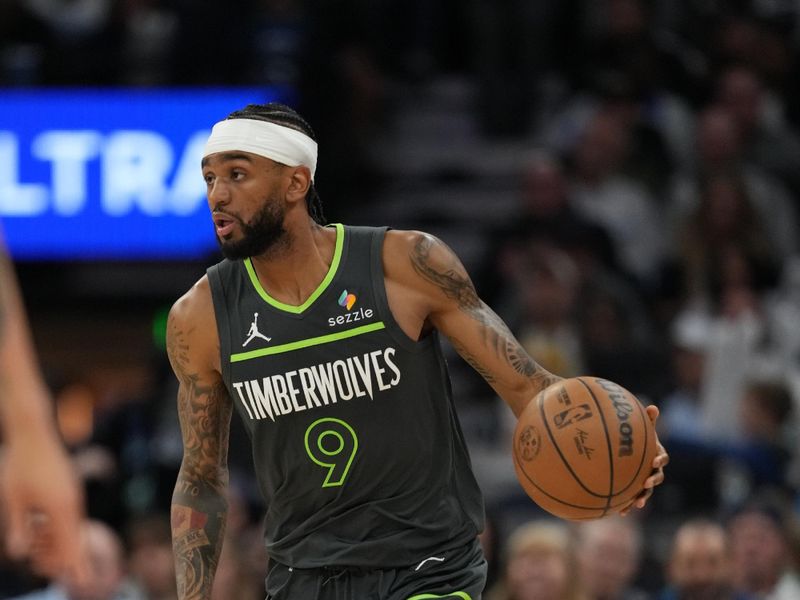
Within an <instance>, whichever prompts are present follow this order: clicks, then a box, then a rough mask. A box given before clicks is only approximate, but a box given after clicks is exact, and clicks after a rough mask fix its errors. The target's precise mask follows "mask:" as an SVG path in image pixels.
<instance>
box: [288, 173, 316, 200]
mask: <svg viewBox="0 0 800 600" xmlns="http://www.w3.org/2000/svg"><path fill="white" fill-rule="evenodd" d="M309 187H311V170H310V169H309V168H308V167H306V166H305V165H299V166H297V167H292V174H291V179H290V181H289V187H288V189H287V190H286V196H287V197H286V199H287V200H289V201H292V202H298V201H300V200H302V199H303V198H305V197H306V193H307V192H308V188H309Z"/></svg>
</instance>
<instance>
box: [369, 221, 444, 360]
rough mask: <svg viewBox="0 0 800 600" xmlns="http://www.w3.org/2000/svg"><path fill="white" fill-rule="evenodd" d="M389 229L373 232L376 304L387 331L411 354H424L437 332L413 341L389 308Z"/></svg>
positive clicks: (373, 274)
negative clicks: (385, 253)
mask: <svg viewBox="0 0 800 600" xmlns="http://www.w3.org/2000/svg"><path fill="white" fill-rule="evenodd" d="M389 229H390V228H389V227H378V228H376V229H374V230H373V233H372V244H371V245H370V275H371V277H370V278H371V279H372V291H373V293H374V295H375V304H376V306H377V307H378V314H379V315H380V317H381V320H382V321H383V322H384V323H385V324H386V331H387V332H388V333H389V335H391V336H392V338H394V340H395V341H396V342H397V343H398V344H400V345H401V346H402V347H403V348H405V349H406V350H408V351H410V352H422V351H423V350H426V349H428V348H429V347H430V346H431V345H432V344H434V342H435V341H436V339H437V336H436V332H433V333H432V334H431V335H429V336H427V337H424V338H422V339H421V340H413V339H411V338H410V337H408V335H407V334H406V332H405V331H403V329H402V328H401V327H400V325H398V324H397V321H395V318H394V315H393V314H392V309H391V307H390V306H389V298H388V296H387V294H386V275H385V274H384V272H383V241H384V238H385V236H386V232H387V231H388V230H389Z"/></svg>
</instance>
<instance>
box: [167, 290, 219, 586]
mask: <svg viewBox="0 0 800 600" xmlns="http://www.w3.org/2000/svg"><path fill="white" fill-rule="evenodd" d="M214 323H215V317H214V309H213V304H212V301H211V291H210V288H209V285H208V279H207V278H205V277H204V278H203V279H201V280H200V281H199V282H198V283H197V284H196V285H195V286H194V287H193V288H192V289H191V290H190V291H189V292H187V293H186V295H184V296H183V297H182V298H181V299H180V300H178V302H176V303H175V305H174V306H173V307H172V310H170V314H169V319H168V320H167V354H168V355H169V360H170V363H171V365H172V368H173V370H174V371H175V375H176V376H177V378H178V383H179V387H178V419H179V421H180V426H181V435H182V438H183V460H182V462H181V467H180V471H179V473H178V480H177V482H176V484H175V491H174V492H173V495H172V507H171V520H172V547H173V554H174V557H175V571H176V577H177V582H178V597H179V598H180V600H201V599H208V598H210V597H211V587H212V584H213V581H214V573H215V572H216V569H217V563H218V562H219V556H220V552H221V550H222V542H223V538H224V532H225V520H226V515H227V508H228V504H227V500H226V492H227V486H228V435H229V432H230V421H231V412H232V402H231V399H230V396H229V395H228V392H227V390H226V388H225V385H224V383H223V381H222V376H221V374H220V368H219V360H220V359H219V340H218V337H217V332H216V327H215V325H214Z"/></svg>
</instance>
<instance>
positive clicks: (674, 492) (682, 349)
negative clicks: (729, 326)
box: [658, 311, 719, 517]
mask: <svg viewBox="0 0 800 600" xmlns="http://www.w3.org/2000/svg"><path fill="white" fill-rule="evenodd" d="M711 330H712V323H711V319H709V318H708V317H707V316H706V315H704V314H699V313H696V312H688V311H687V312H683V313H681V314H679V315H678V316H677V317H676V318H675V319H674V320H673V321H672V323H671V325H670V346H671V367H672V368H671V381H670V388H669V389H668V391H667V393H666V394H665V395H664V396H663V397H662V400H661V402H660V403H659V407H660V408H661V409H662V410H663V413H662V418H659V421H658V428H659V429H658V431H659V436H661V437H663V438H664V439H665V440H669V442H668V445H669V448H670V456H671V464H670V468H671V469H674V472H673V476H672V477H670V480H669V481H668V482H665V483H666V484H667V485H668V487H669V490H670V493H669V496H670V498H671V502H670V505H669V506H661V507H660V509H661V510H662V512H666V511H669V512H670V514H674V515H676V516H681V517H682V516H683V515H685V514H695V513H707V512H713V511H714V510H715V508H716V507H717V505H718V501H719V496H718V490H717V482H716V473H717V459H718V456H717V450H716V447H715V445H714V443H713V436H712V435H710V432H709V431H707V429H706V423H705V421H704V420H703V412H704V409H703V399H702V390H703V382H704V381H705V377H706V362H707V353H708V347H709V336H710V335H711Z"/></svg>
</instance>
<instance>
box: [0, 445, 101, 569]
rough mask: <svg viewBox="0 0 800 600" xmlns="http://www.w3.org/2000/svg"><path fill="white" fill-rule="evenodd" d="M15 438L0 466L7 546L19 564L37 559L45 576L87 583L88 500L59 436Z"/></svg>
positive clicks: (1, 496)
mask: <svg viewBox="0 0 800 600" xmlns="http://www.w3.org/2000/svg"><path fill="white" fill-rule="evenodd" d="M27 433H28V435H25V437H24V438H23V437H22V436H13V437H14V438H15V439H13V440H8V443H7V448H6V451H5V454H4V456H3V461H2V463H3V464H2V465H0V501H2V503H3V504H4V508H5V516H6V526H7V532H6V546H7V549H8V553H9V555H10V556H11V557H12V558H14V559H23V558H30V559H33V562H34V567H35V568H36V570H37V572H39V573H40V574H42V575H45V576H48V577H52V578H60V577H63V576H69V577H70V578H72V579H75V580H77V581H81V580H85V579H86V578H87V577H88V561H87V560H86V556H85V551H84V545H83V544H82V542H81V540H82V536H81V534H80V524H81V522H82V519H83V494H82V492H81V488H80V485H79V483H78V480H77V477H76V475H75V472H74V470H73V467H72V464H71V463H70V460H69V457H68V456H67V454H66V451H65V450H64V449H63V448H62V447H61V445H60V444H59V442H58V439H57V438H56V436H55V435H54V434H48V433H45V434H43V435H41V436H38V435H31V433H32V432H27Z"/></svg>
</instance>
